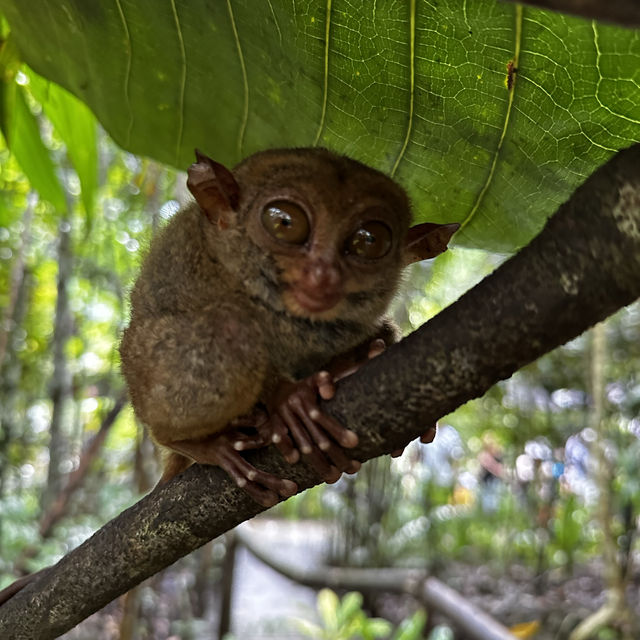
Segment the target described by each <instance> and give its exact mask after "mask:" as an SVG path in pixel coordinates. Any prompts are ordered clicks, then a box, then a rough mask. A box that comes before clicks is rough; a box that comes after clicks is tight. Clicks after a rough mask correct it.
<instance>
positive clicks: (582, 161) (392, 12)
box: [0, 0, 640, 251]
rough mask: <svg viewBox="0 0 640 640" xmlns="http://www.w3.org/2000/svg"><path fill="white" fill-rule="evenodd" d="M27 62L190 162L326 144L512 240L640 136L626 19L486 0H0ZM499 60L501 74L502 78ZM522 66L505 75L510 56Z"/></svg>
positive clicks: (631, 36) (433, 204)
mask: <svg viewBox="0 0 640 640" xmlns="http://www.w3.org/2000/svg"><path fill="white" fill-rule="evenodd" d="M0 10H2V11H3V12H4V13H5V15H6V17H7V19H8V20H9V23H10V25H11V28H12V33H13V36H14V37H15V38H16V41H17V44H18V46H19V48H20V51H21V54H22V56H23V58H24V60H25V61H26V62H27V63H28V64H29V65H30V66H31V67H32V68H33V69H34V70H36V71H37V72H38V73H40V74H42V75H44V76H45V77H47V78H49V79H51V80H53V81H55V82H57V83H59V84H61V85H62V86H64V87H66V88H67V89H69V90H70V91H72V92H73V93H74V94H76V95H77V96H79V97H80V98H81V99H82V100H84V101H85V102H86V103H87V104H88V105H89V106H90V107H91V109H93V111H94V112H95V113H96V115H97V116H98V118H99V120H100V121H101V123H102V124H103V125H104V126H105V127H106V129H107V130H108V131H109V133H110V134H111V135H112V136H113V138H114V139H115V140H116V141H117V142H118V143H119V144H120V145H122V146H123V147H124V148H126V149H128V150H131V151H133V152H135V153H140V154H145V155H148V156H151V157H153V158H156V159H158V160H161V161H164V162H167V163H169V164H172V165H175V166H176V167H179V168H185V167H186V166H187V165H188V164H189V163H190V162H191V161H192V159H193V148H194V147H196V146H197V147H199V148H201V149H202V150H203V151H205V152H207V153H208V154H209V155H211V156H213V157H214V158H216V159H217V160H219V161H221V162H223V163H227V164H233V163H235V162H236V161H238V160H239V159H241V158H242V157H244V156H246V155H248V154H250V153H252V152H254V151H257V150H259V149H263V148H266V147H275V146H306V145H314V144H319V145H324V146H327V147H330V148H334V149H336V150H338V151H341V152H344V153H347V154H349V155H351V156H354V157H356V158H358V159H360V160H363V161H364V162H367V163H369V164H371V165H373V166H375V167H377V168H379V169H382V170H384V171H386V172H389V173H391V174H393V175H394V176H395V177H396V178H397V179H398V180H399V181H400V182H401V183H402V184H403V185H404V186H405V187H406V188H407V189H408V190H409V193H410V194H411V196H412V198H413V201H414V209H415V214H416V218H418V219H420V220H431V221H436V222H441V221H459V222H462V223H463V229H462V231H461V233H459V234H458V236H457V240H458V242H459V243H460V244H464V245H466V246H474V247H482V248H489V249H493V250H499V251H510V250H513V249H515V248H517V247H519V246H521V245H522V244H524V243H525V242H527V241H528V240H529V239H530V238H531V236H532V235H533V234H534V233H536V232H537V231H538V230H539V229H540V227H541V226H542V224H543V222H544V220H545V219H546V217H547V216H548V215H549V214H550V213H551V212H553V210H554V209H555V208H556V207H557V205H558V204H559V203H560V202H562V201H563V200H564V199H566V197H567V195H568V194H569V193H570V191H572V190H573V189H574V188H575V187H576V185H577V184H579V183H581V182H582V181H583V180H584V179H585V177H586V176H587V175H589V174H590V173H591V172H592V171H593V170H594V169H595V168H596V167H597V166H598V165H600V164H602V163H603V162H604V161H605V160H606V159H607V158H608V157H609V156H610V155H611V154H612V153H614V152H615V151H616V150H618V149H620V148H623V147H626V146H628V145H629V144H631V143H632V142H633V141H636V140H638V139H640V32H639V31H634V30H625V29H621V28H617V27H613V26H605V25H601V24H598V23H593V22H589V21H586V20H581V19H577V18H570V17H566V16H562V15H559V14H551V13H547V12H543V11H540V10H535V9H531V8H526V7H525V8H521V7H518V6H515V5H511V4H497V3H495V2H493V1H492V0H487V1H483V0H468V1H467V0H463V1H461V0H439V1H437V2H436V1H435V0H431V1H426V0H372V1H371V2H356V3H354V2H350V1H349V0H325V2H318V1H315V0H262V1H259V2H258V1H256V0H92V1H91V2H87V1H86V0H32V1H31V2H29V3H28V8H25V4H24V0H0ZM509 68H513V69H514V70H513V71H512V72H511V73H510V72H509ZM515 69H517V71H515Z"/></svg>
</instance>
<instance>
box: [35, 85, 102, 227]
mask: <svg viewBox="0 0 640 640" xmlns="http://www.w3.org/2000/svg"><path fill="white" fill-rule="evenodd" d="M29 89H30V91H31V93H32V94H33V96H34V97H35V99H36V100H37V101H38V102H39V103H40V104H41V105H42V108H43V109H44V112H45V114H46V116H47V118H49V120H50V121H51V123H52V124H53V126H54V128H55V130H56V132H57V133H58V135H59V136H60V138H61V139H62V141H63V142H64V144H65V146H66V148H67V153H68V155H69V159H70V160H71V162H72V164H73V167H74V168H75V170H76V173H77V174H78V178H79V179H80V184H81V186H82V202H83V204H84V208H85V211H86V212H87V217H88V219H89V222H90V221H91V218H92V215H93V203H94V200H95V194H96V189H97V188H98V146H97V144H98V143H97V137H96V119H95V117H94V115H93V114H92V113H91V111H90V110H89V108H88V107H87V106H86V105H85V104H84V103H83V102H81V101H80V100H78V99H77V98H76V97H75V96H73V95H72V94H70V93H69V92H68V91H65V90H64V89H62V88H61V87H60V86H58V85H56V84H54V83H52V82H49V81H48V80H45V79H44V78H41V77H40V76H38V75H37V74H35V73H33V72H31V73H29Z"/></svg>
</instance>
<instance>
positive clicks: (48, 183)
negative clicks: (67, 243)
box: [0, 82, 66, 211]
mask: <svg viewBox="0 0 640 640" xmlns="http://www.w3.org/2000/svg"><path fill="white" fill-rule="evenodd" d="M0 101H2V103H3V108H2V116H3V118H2V121H0V129H1V130H2V134H3V135H4V138H5V141H6V144H7V147H8V148H9V150H10V151H11V153H12V154H13V155H14V157H15V159H16V160H17V161H18V164H19V165H20V167H21V169H22V171H24V174H25V175H26V176H27V178H28V179H29V182H30V183H31V186H32V187H33V188H34V189H35V190H36V191H37V192H38V193H39V194H40V197H41V198H43V199H44V200H48V201H49V202H50V203H51V204H52V205H53V206H54V207H55V208H56V209H57V210H58V211H64V210H65V209H66V201H65V197H64V192H63V190H62V186H61V185H60V182H59V181H58V177H57V176H56V172H55V169H54V165H53V162H52V160H51V156H50V155H49V150H48V149H47V148H46V147H45V145H44V143H43V142H42V139H41V138H40V130H39V128H38V122H37V121H36V119H35V117H34V115H33V114H32V113H31V111H30V110H29V107H28V105H27V102H26V100H25V96H24V89H23V88H22V87H21V86H19V85H17V84H16V83H15V82H8V83H7V82H2V83H0Z"/></svg>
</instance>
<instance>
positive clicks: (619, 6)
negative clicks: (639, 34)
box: [508, 0, 640, 28]
mask: <svg viewBox="0 0 640 640" xmlns="http://www.w3.org/2000/svg"><path fill="white" fill-rule="evenodd" d="M508 1H511V2H520V0H508ZM526 4H531V5H535V6H537V7H540V8H541V9H550V10H551V11H559V12H560V13H572V14H574V15H576V16H582V17H583V18H591V19H593V20H603V21H604V22H614V23H616V24H619V25H620V26H622V27H630V28H634V27H640V2H638V0H526Z"/></svg>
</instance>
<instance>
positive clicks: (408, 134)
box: [391, 0, 416, 177]
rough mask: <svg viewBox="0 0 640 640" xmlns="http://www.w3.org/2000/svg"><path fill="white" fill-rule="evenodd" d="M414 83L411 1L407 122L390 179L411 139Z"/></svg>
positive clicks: (412, 8)
mask: <svg viewBox="0 0 640 640" xmlns="http://www.w3.org/2000/svg"><path fill="white" fill-rule="evenodd" d="M415 82H416V0H411V5H410V14H409V121H408V122H407V131H406V133H405V136H404V141H403V143H402V147H401V148H400V152H399V153H398V156H397V157H396V161H395V162H394V163H393V168H392V169H391V177H393V176H395V174H396V171H397V170H398V165H399V164H400V161H401V160H402V158H403V157H404V154H405V152H406V150H407V146H408V145H409V139H410V138H411V130H412V129H413V110H414V102H415Z"/></svg>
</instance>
